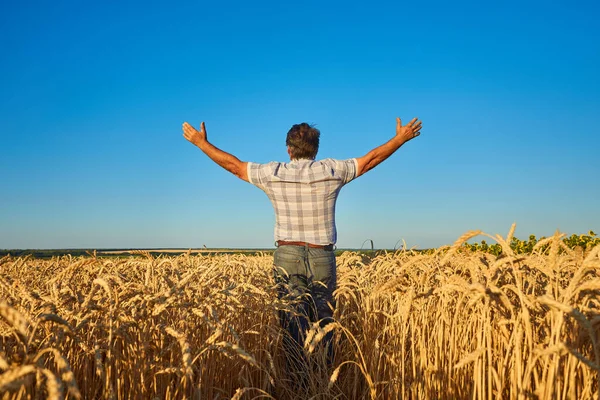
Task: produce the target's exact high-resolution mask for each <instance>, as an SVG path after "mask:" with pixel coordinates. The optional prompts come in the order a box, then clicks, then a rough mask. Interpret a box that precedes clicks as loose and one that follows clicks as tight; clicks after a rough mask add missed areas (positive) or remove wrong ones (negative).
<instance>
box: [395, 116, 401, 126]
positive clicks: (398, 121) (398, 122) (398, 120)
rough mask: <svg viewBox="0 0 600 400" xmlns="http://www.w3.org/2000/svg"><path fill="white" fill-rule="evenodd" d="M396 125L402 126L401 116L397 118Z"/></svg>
mask: <svg viewBox="0 0 600 400" xmlns="http://www.w3.org/2000/svg"><path fill="white" fill-rule="evenodd" d="M396 125H398V126H402V120H401V119H400V117H398V118H396Z"/></svg>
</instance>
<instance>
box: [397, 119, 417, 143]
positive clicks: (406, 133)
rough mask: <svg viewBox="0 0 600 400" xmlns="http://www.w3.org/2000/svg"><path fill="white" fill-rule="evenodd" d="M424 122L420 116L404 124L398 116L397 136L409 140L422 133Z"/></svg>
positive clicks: (404, 140)
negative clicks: (420, 119)
mask: <svg viewBox="0 0 600 400" xmlns="http://www.w3.org/2000/svg"><path fill="white" fill-rule="evenodd" d="M421 127H422V123H421V121H419V119H418V118H416V117H415V118H413V119H412V120H411V121H410V122H409V123H408V124H406V125H404V126H402V121H401V120H400V118H396V136H397V137H400V138H402V141H403V142H408V141H409V140H411V139H414V138H416V137H417V136H419V135H420V134H421Z"/></svg>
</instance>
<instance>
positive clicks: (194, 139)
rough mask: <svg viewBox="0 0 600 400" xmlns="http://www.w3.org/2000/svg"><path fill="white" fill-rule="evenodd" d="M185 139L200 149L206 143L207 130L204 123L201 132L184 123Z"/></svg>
mask: <svg viewBox="0 0 600 400" xmlns="http://www.w3.org/2000/svg"><path fill="white" fill-rule="evenodd" d="M183 137H184V138H186V139H187V140H188V141H189V142H191V143H193V144H195V145H196V146H198V147H200V144H202V143H204V142H206V128H205V127H204V122H202V123H200V131H197V130H196V129H195V128H194V127H193V126H191V125H190V124H188V123H187V122H184V123H183Z"/></svg>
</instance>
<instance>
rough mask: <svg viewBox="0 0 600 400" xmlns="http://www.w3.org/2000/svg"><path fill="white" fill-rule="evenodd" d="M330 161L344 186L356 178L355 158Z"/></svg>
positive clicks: (356, 165)
mask: <svg viewBox="0 0 600 400" xmlns="http://www.w3.org/2000/svg"><path fill="white" fill-rule="evenodd" d="M332 161H333V162H334V170H335V172H336V173H337V174H338V175H339V176H340V177H341V178H342V182H344V184H346V183H348V182H350V181H351V180H353V179H354V178H356V171H358V160H357V159H356V158H350V159H348V160H332Z"/></svg>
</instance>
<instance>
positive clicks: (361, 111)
mask: <svg viewBox="0 0 600 400" xmlns="http://www.w3.org/2000/svg"><path fill="white" fill-rule="evenodd" d="M88 3H89V4H88ZM599 17H600V6H599V5H598V3H597V2H592V1H579V2H567V1H539V2H516V1H514V2H513V1H508V2H502V3H500V2H498V4H487V2H480V1H477V2H475V1H472V2H471V1H469V2H441V1H440V2H414V3H410V4H403V3H402V2H361V3H358V2H356V3H353V2H348V1H343V2H342V1H339V2H338V1H335V2H334V1H330V2H317V1H306V2H299V3H298V2H280V1H277V2H276V1H269V2H236V1H223V2H188V3H183V2H182V3H180V4H179V5H175V6H172V5H167V4H166V2H152V1H150V2H148V1H145V2H143V3H142V2H139V3H138V2H119V3H117V2H93V3H92V2H74V1H73V2H61V1H59V2H54V3H51V2H38V3H35V2H34V3H31V2H26V3H23V2H20V3H19V2H4V3H2V5H0V87H1V88H2V91H1V93H2V95H1V96H0V134H1V137H2V156H1V157H0V179H1V182H2V186H1V187H2V189H1V192H0V248H79V247H81V248H108V247H117V248H129V247H183V248H187V247H201V246H202V245H206V246H208V247H249V248H256V247H259V248H265V247H272V243H273V224H274V215H273V211H272V208H271V205H270V202H269V201H268V199H267V197H266V196H265V194H264V193H262V192H261V191H260V190H259V189H257V188H255V187H253V186H252V185H250V184H248V183H245V182H243V181H241V180H239V179H238V178H236V177H234V176H233V175H230V174H229V173H227V172H226V171H225V170H222V169H220V168H219V167H218V166H217V165H216V164H213V163H212V161H210V160H209V159H208V158H207V157H206V156H204V154H203V153H202V152H201V151H200V150H198V149H197V148H195V147H194V146H192V145H191V144H189V143H188V142H187V141H186V140H185V139H184V138H183V137H182V132H181V124H182V123H183V122H184V121H188V122H190V123H191V124H193V125H194V126H198V125H199V123H200V121H203V120H204V121H205V122H206V127H207V131H208V138H209V140H210V141H211V142H212V143H213V144H215V145H216V146H218V147H220V148H222V149H223V150H225V151H228V152H231V153H233V154H234V155H236V156H237V157H238V158H240V159H242V160H244V161H254V162H268V161H271V160H280V161H285V159H286V156H287V153H286V149H285V134H286V132H287V130H288V129H289V128H290V127H291V125H293V124H295V123H299V122H302V121H306V122H309V123H315V124H317V127H318V128H319V129H320V130H321V147H320V151H319V156H320V157H322V158H325V157H334V158H341V159H343V158H351V157H358V156H362V155H364V154H365V153H366V152H368V151H369V150H371V149H372V148H373V147H376V146H378V145H380V144H382V143H384V142H385V141H387V140H388V139H389V138H391V137H392V135H393V134H394V128H395V118H396V117H397V116H399V117H401V118H402V119H403V120H404V121H408V120H410V119H411V118H412V117H414V116H418V117H419V118H421V119H422V121H423V130H422V134H421V136H420V137H418V138H417V139H415V140H413V141H411V142H409V143H407V144H406V145H405V146H404V147H402V148H401V149H400V150H399V151H398V152H397V153H396V154H394V155H393V156H392V157H391V158H390V159H388V160H387V161H385V162H384V163H383V164H381V165H380V166H378V167H377V168H375V169H374V170H372V171H370V172H369V173H367V174H366V175H364V176H362V177H360V178H359V179H357V180H355V181H353V182H351V183H350V184H349V185H347V186H346V187H344V188H343V189H342V192H341V193H340V197H339V200H338V206H337V227H338V247H341V248H356V247H360V246H361V245H362V244H363V242H364V241H365V240H366V239H372V240H373V241H374V242H375V247H378V248H392V247H394V246H395V245H396V244H397V243H398V242H399V241H401V240H402V239H404V240H405V241H406V243H407V245H408V246H409V247H410V246H416V247H432V246H439V245H442V244H450V243H452V242H453V241H454V240H455V239H456V238H457V237H459V236H460V235H461V234H462V233H464V232H465V231H467V230H470V229H481V230H483V231H485V232H488V233H492V234H494V233H501V234H503V235H506V233H507V232H508V230H509V228H510V225H511V224H512V223H513V222H516V223H517V231H516V235H517V237H521V238H526V237H527V236H528V235H529V234H536V235H538V236H540V235H546V236H547V235H551V234H552V233H553V232H554V231H555V230H556V229H559V230H561V231H563V232H566V233H569V234H571V233H584V232H587V231H588V230H590V229H592V230H594V231H596V232H599V231H600V212H599V211H598V206H597V203H598V199H599V198H600V185H599V184H598V175H599V173H600V161H599V160H600V157H599V150H600V139H599V137H600V128H599V126H600V125H599V124H598V121H597V119H598V117H599V116H600V78H599V74H598V71H600V25H599V24H598V23H597V21H598V18H599Z"/></svg>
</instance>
